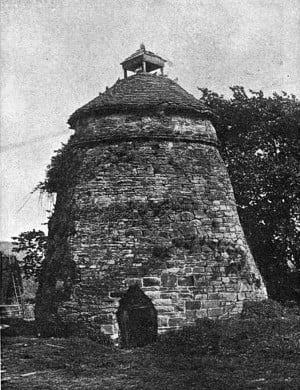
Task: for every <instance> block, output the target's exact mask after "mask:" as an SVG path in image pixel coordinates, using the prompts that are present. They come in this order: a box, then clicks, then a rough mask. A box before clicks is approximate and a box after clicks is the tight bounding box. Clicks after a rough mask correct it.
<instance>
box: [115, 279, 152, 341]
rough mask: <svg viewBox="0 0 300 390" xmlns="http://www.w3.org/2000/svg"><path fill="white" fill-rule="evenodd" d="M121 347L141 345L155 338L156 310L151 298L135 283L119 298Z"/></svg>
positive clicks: (118, 317) (118, 318)
mask: <svg viewBox="0 0 300 390" xmlns="http://www.w3.org/2000/svg"><path fill="white" fill-rule="evenodd" d="M117 320H118V324H119V329H120V343H121V347H122V348H131V347H142V346H144V345H147V344H150V343H153V342H154V341H156V339H157V312H156V310H155V307H154V305H153V303H152V302H151V299H150V298H148V297H147V295H145V294H144V292H143V291H142V290H141V289H140V287H139V286H138V285H137V284H135V285H134V286H130V287H129V289H128V291H127V293H126V294H125V295H124V297H123V298H122V299H121V300H120V306H119V309H118V311H117Z"/></svg>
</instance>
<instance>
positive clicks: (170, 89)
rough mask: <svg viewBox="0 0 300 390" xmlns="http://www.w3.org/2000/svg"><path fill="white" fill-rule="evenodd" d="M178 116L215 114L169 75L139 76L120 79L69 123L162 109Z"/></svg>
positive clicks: (77, 112) (71, 118)
mask: <svg viewBox="0 0 300 390" xmlns="http://www.w3.org/2000/svg"><path fill="white" fill-rule="evenodd" d="M160 109H164V110H165V111H167V112H176V113H184V112H186V113H193V114H196V115H199V116H200V117H209V116H211V115H212V113H211V111H210V110H209V109H208V108H207V107H206V106H205V105H203V103H201V102H200V101H199V100H197V99H196V98H195V97H194V96H193V95H191V94H189V93H188V92H187V91H185V90H184V89H183V88H181V87H180V86H179V85H178V84H177V83H176V82H174V81H172V80H170V79H169V78H167V77H165V76H158V75H154V74H150V73H137V74H135V75H133V76H131V77H128V78H127V79H122V80H118V81H117V82H116V83H115V84H114V85H113V86H112V87H111V88H109V89H107V90H106V91H105V92H104V93H100V94H99V96H97V97H96V98H95V99H93V100H92V101H90V102H89V103H87V104H86V105H84V106H83V107H81V108H79V109H78V110H76V111H75V112H74V113H73V114H72V115H71V117H70V119H69V121H68V123H69V124H70V126H71V127H74V126H75V123H76V121H77V120H78V119H80V118H83V117H86V116H89V115H91V114H93V113H94V114H98V115H105V114H112V113H120V112H135V111H145V110H150V111H151V110H160Z"/></svg>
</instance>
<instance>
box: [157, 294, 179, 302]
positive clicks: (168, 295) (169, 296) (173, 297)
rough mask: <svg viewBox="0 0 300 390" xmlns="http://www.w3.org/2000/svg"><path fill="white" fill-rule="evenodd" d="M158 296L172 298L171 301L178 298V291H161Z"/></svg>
mask: <svg viewBox="0 0 300 390" xmlns="http://www.w3.org/2000/svg"><path fill="white" fill-rule="evenodd" d="M160 297H161V298H162V299H172V301H173V302H174V301H177V300H178V293H176V292H168V293H161V295H160Z"/></svg>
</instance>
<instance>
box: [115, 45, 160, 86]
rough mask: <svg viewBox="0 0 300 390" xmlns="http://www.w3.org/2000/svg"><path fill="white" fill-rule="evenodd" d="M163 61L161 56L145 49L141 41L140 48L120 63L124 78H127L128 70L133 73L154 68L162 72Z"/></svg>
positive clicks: (145, 71) (148, 71)
mask: <svg viewBox="0 0 300 390" xmlns="http://www.w3.org/2000/svg"><path fill="white" fill-rule="evenodd" d="M165 62H167V61H166V60H164V59H163V58H162V57H160V56H158V55H157V54H154V53H152V52H151V51H147V50H146V47H145V45H144V44H143V43H141V45H140V48H139V49H138V50H137V51H136V52H135V53H133V54H132V55H131V56H129V57H128V58H126V60H124V61H123V62H121V65H122V68H123V70H124V78H125V79H127V71H128V70H129V71H131V72H134V73H139V72H142V73H151V72H152V71H154V70H156V69H160V71H161V74H163V68H164V66H165Z"/></svg>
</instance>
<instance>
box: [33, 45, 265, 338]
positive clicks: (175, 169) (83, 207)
mask: <svg viewBox="0 0 300 390" xmlns="http://www.w3.org/2000/svg"><path fill="white" fill-rule="evenodd" d="M164 64H165V60H163V59H162V58H161V57H159V56H157V55H155V54H153V53H152V52H149V51H146V49H145V47H144V46H143V45H141V48H140V49H139V50H138V51H137V52H136V53H134V54H133V55H132V56H130V57H129V58H127V59H126V60H125V61H124V62H122V67H123V69H124V79H122V80H118V81H117V82H116V83H115V84H114V85H113V86H112V87H111V88H108V89H107V90H106V91H105V92H104V93H100V94H99V96H97V97H96V98H95V99H94V100H92V101H91V102H89V103H88V104H86V105H85V106H83V107H81V108H80V109H78V110H77V111H75V113H74V114H73V115H71V117H70V119H69V124H70V126H71V128H72V129H74V130H75V133H74V135H72V136H71V137H70V140H69V142H68V144H67V145H66V146H64V148H63V150H62V151H61V152H59V153H58V154H57V156H56V157H54V158H53V160H52V166H51V168H50V169H49V172H48V177H47V181H46V184H45V186H46V189H47V190H48V191H50V192H55V193H57V200H56V205H55V210H54V213H53V215H52V217H51V219H50V221H49V248H48V253H47V256H46V260H45V262H44V265H43V270H42V275H41V278H40V286H39V291H38V295H37V304H36V319H37V323H38V324H39V326H40V329H42V331H44V333H47V332H48V333H49V332H50V333H51V331H50V329H53V326H55V324H56V323H57V322H59V321H69V320H72V321H77V319H81V320H84V321H86V322H87V323H89V324H92V325H93V326H94V327H95V326H96V327H98V328H99V329H101V330H102V331H103V332H104V333H106V334H109V335H111V336H112V337H113V338H117V337H118V335H119V334H120V332H121V338H122V339H123V342H124V343H125V344H126V340H127V341H128V340H132V337H133V334H136V333H134V332H137V329H139V331H140V330H141V329H144V330H145V329H146V328H147V326H148V325H147V324H150V323H151V329H152V330H151V331H152V332H154V333H155V332H156V329H158V332H162V331H165V330H168V329H174V328H180V327H182V326H183V325H189V324H193V323H195V320H196V319H197V318H202V317H209V318H220V317H224V316H231V315H234V314H236V313H239V312H240V311H241V309H242V306H243V302H244V300H261V299H265V298H266V297H267V294H266V289H265V286H264V283H263V280H262V278H261V275H260V273H259V271H258V269H257V267H256V265H255V262H254V260H253V257H252V255H251V253H250V250H249V247H248V245H247V243H246V240H245V237H244V233H243V230H242V227H241V224H240V221H239V217H238V214H237V209H236V204H235V199H234V194H233V190H232V186H231V183H230V179H229V177H228V173H227V171H226V168H225V165H224V163H223V161H222V158H221V157H220V154H219V150H218V141H217V137H216V133H215V130H214V128H213V126H212V123H211V121H210V119H211V118H212V113H211V112H210V110H209V109H208V108H207V107H205V106H204V105H203V104H202V103H201V102H199V101H198V100H197V99H196V98H194V97H193V96H192V95H190V94H189V93H187V92H186V91H185V90H184V89H182V88H181V87H180V86H179V85H178V84H177V83H176V82H174V81H172V80H170V79H168V78H167V77H165V76H164V75H163V67H164ZM129 71H131V72H134V74H133V75H131V76H129V75H128V72H129ZM154 71H158V73H159V74H153V72H154ZM151 72H152V73H151ZM130 286H134V288H133V287H132V288H131V287H130ZM127 291H129V292H127ZM126 294H129V295H128V297H127V295H126ZM143 297H144V298H143ZM122 302H123V303H122ZM117 314H118V315H117ZM148 317H149V318H150V317H151V319H149V318H148ZM118 321H119V323H118ZM120 321H123V323H120ZM124 321H125V322H124ZM126 321H127V322H126ZM149 326H150V325H149ZM120 329H121V330H122V329H123V331H121V330H120ZM124 329H125V330H124ZM122 332H123V333H122ZM124 332H125V333H124ZM126 332H127V333H126ZM130 332H131V333H130ZM141 332H142V331H141ZM139 337H140V340H142V339H143V336H142V335H139ZM153 337H154V338H155V335H154V336H153ZM142 343H143V342H142V341H139V342H137V345H142ZM131 344H134V342H132V341H131Z"/></svg>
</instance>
